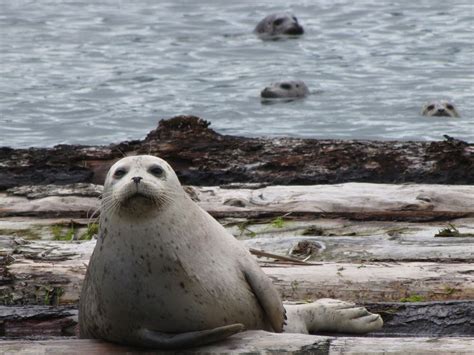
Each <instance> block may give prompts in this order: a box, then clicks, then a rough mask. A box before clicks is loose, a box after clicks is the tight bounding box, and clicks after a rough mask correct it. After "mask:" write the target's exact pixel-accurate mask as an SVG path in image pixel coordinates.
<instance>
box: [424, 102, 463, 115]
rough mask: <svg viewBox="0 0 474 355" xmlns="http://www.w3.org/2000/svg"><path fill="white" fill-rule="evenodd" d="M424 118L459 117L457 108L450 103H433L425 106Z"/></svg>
mask: <svg viewBox="0 0 474 355" xmlns="http://www.w3.org/2000/svg"><path fill="white" fill-rule="evenodd" d="M421 114H422V115H423V116H428V117H459V112H458V111H457V110H456V107H454V105H453V104H452V103H451V102H449V101H444V100H443V101H431V102H428V103H426V104H425V105H424V106H423V109H422V111H421Z"/></svg>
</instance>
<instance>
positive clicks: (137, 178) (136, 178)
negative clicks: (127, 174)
mask: <svg viewBox="0 0 474 355" xmlns="http://www.w3.org/2000/svg"><path fill="white" fill-rule="evenodd" d="M142 179H143V178H142V177H141V176H134V177H132V181H133V182H134V183H135V184H138V183H139V182H140V180H142Z"/></svg>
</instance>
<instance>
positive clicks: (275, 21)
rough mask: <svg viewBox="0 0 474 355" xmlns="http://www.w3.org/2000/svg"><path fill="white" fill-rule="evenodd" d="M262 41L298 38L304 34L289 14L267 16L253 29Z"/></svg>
mask: <svg viewBox="0 0 474 355" xmlns="http://www.w3.org/2000/svg"><path fill="white" fill-rule="evenodd" d="M254 33H256V34H257V35H258V36H259V37H260V38H262V39H275V38H278V37H281V36H299V35H302V34H303V33H304V29H303V26H301V25H300V24H299V23H298V19H297V18H296V17H295V16H294V15H293V14H290V13H277V14H272V15H268V16H267V17H265V18H264V19H263V20H261V21H260V22H259V23H258V24H257V26H256V27H255V29H254Z"/></svg>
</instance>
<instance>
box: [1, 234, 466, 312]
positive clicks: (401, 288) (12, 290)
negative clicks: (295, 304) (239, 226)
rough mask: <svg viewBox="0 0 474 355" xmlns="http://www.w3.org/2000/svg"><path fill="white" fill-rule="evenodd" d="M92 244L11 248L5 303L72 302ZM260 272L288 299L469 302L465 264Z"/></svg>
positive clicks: (284, 268) (294, 268)
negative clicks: (467, 300) (464, 300)
mask: <svg viewBox="0 0 474 355" xmlns="http://www.w3.org/2000/svg"><path fill="white" fill-rule="evenodd" d="M94 244H95V242H94V241H89V242H69V243H65V242H46V241H37V242H30V243H29V244H23V245H16V246H15V247H14V249H13V251H12V252H11V253H7V255H8V257H5V259H4V264H5V267H4V272H3V275H2V282H1V285H0V294H1V296H2V299H3V302H4V304H70V303H76V302H77V300H78V297H79V293H80V289H81V285H82V280H83V277H84V274H85V271H86V267H87V263H88V260H89V257H90V254H91V252H92V250H93V247H94ZM264 265H265V264H264ZM263 269H264V271H265V272H266V273H267V274H268V275H269V276H270V278H271V279H272V280H273V283H274V284H275V286H276V287H277V288H278V290H279V291H280V293H281V295H282V296H283V298H284V299H288V300H303V299H318V298H324V297H332V298H340V299H345V300H354V301H360V300H364V301H367V302H377V301H399V300H400V299H402V298H405V297H410V296H413V295H417V296H418V297H421V299H423V300H454V299H473V298H474V269H473V266H472V264H470V263H448V262H445V263H442V264H440V263H433V262H411V263H406V262H392V263H335V262H324V263H321V265H312V266H295V265H292V266H284V265H279V264H278V265H275V264H271V263H270V264H268V263H267V264H266V266H264V267H263Z"/></svg>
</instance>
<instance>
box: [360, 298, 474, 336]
mask: <svg viewBox="0 0 474 355" xmlns="http://www.w3.org/2000/svg"><path fill="white" fill-rule="evenodd" d="M364 305H365V306H366V307H367V308H368V309H370V311H371V312H374V313H379V314H381V315H382V317H383V319H384V326H383V328H382V329H380V330H378V331H376V332H374V333H371V336H389V335H390V336H394V335H395V336H403V337H413V336H416V337H422V336H431V337H443V336H474V322H473V320H474V300H470V301H444V302H393V303H390V302H389V303H387V302H379V303H366V304H364Z"/></svg>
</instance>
